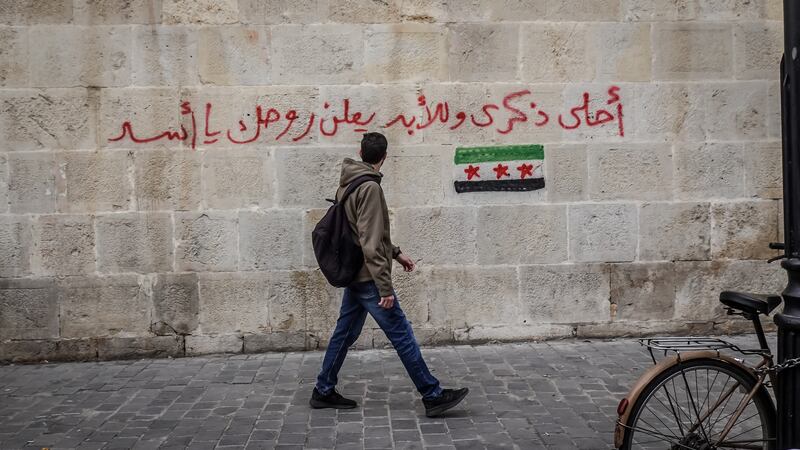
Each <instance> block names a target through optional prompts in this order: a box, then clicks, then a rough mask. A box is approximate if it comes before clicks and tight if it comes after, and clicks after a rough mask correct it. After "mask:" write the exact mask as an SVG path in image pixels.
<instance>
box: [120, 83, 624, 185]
mask: <svg viewBox="0 0 800 450" xmlns="http://www.w3.org/2000/svg"><path fill="white" fill-rule="evenodd" d="M606 93H607V98H606V101H605V105H607V106H606V107H602V108H598V109H593V108H592V107H591V103H592V97H591V96H590V95H589V93H588V92H584V93H583V94H582V96H581V98H580V103H578V104H577V105H576V106H574V107H572V108H570V109H569V112H568V113H566V114H562V113H559V114H558V115H557V116H556V120H555V123H551V119H550V117H551V115H550V113H548V112H546V111H544V110H543V109H542V108H540V107H539V105H538V104H537V103H536V101H535V95H534V94H533V93H532V92H531V91H530V90H521V91H515V92H511V93H509V94H507V95H506V96H505V97H503V99H502V100H501V101H500V102H499V103H486V104H484V105H483V106H481V107H480V109H479V110H477V111H457V110H454V109H452V108H451V107H450V104H449V102H447V101H437V102H434V103H431V102H429V101H428V99H427V98H426V97H425V95H424V94H420V95H419V97H418V98H417V106H418V107H419V111H418V112H417V113H400V114H397V115H394V116H392V117H390V118H388V120H387V121H378V120H376V113H375V112H371V113H367V112H364V111H358V110H355V108H353V107H352V106H351V100H350V99H347V98H346V99H344V100H342V105H341V106H342V112H341V114H339V115H337V114H334V115H333V116H332V117H330V114H329V111H330V108H331V104H330V103H329V102H327V101H326V102H324V103H323V111H322V112H320V113H319V114H317V113H315V112H310V111H307V112H298V111H297V110H296V109H289V110H287V111H286V112H285V113H284V112H281V111H279V110H278V109H276V108H272V107H267V106H264V105H256V106H255V108H254V109H255V114H254V119H245V118H244V117H243V118H240V119H238V121H237V122H236V125H235V126H234V127H232V128H225V129H224V130H223V129H218V128H215V127H214V126H212V111H213V105H212V104H211V103H206V104H205V105H204V107H203V109H202V120H197V112H196V111H195V109H194V108H193V107H192V105H191V104H190V102H188V101H184V102H182V103H181V105H180V113H181V116H186V117H187V119H188V120H187V121H186V124H181V125H180V129H179V130H174V129H167V130H164V131H161V132H157V133H155V134H152V135H150V136H143V135H140V134H138V133H136V132H134V128H133V124H131V122H130V121H125V122H123V123H122V126H121V129H120V133H119V135H117V136H115V137H111V138H108V140H109V142H117V141H122V140H124V139H126V138H127V139H128V140H129V141H130V142H133V143H135V144H145V143H149V142H156V141H164V140H166V141H180V142H184V143H187V144H188V145H189V146H191V148H196V147H197V145H198V143H202V144H203V145H212V144H215V143H217V142H219V141H220V140H227V142H229V143H231V144H249V143H253V142H256V141H258V140H259V139H260V138H261V137H262V133H265V132H266V131H268V130H271V129H276V130H280V132H279V133H278V134H276V135H275V137H274V138H273V140H274V141H281V140H284V141H286V140H291V141H292V142H300V141H302V140H303V139H308V138H309V137H310V136H311V135H312V130H314V129H315V128H316V129H317V130H319V133H320V135H321V136H323V137H332V136H336V135H337V134H338V133H340V132H341V131H342V130H347V129H348V128H349V130H347V131H350V132H356V133H364V132H366V131H367V130H368V127H369V126H370V125H371V126H373V127H382V128H392V127H402V128H404V129H405V131H406V133H408V134H409V135H414V134H415V133H416V132H418V131H420V130H424V129H426V128H428V127H430V126H432V125H434V124H441V126H443V127H445V128H446V129H447V130H450V131H455V130H458V129H459V128H462V127H470V126H471V127H476V128H488V127H493V130H494V131H495V132H496V133H498V134H501V135H506V134H509V133H512V132H513V131H514V130H516V129H519V128H520V127H522V126H523V125H524V124H528V123H529V124H530V125H531V126H533V127H536V128H541V127H545V126H548V125H550V126H558V127H560V128H562V129H564V130H567V131H570V130H576V129H579V128H582V127H590V128H591V127H597V126H601V125H605V124H609V123H611V124H613V125H614V126H615V127H616V130H615V132H616V134H617V135H619V136H621V137H623V136H625V125H624V114H623V103H622V99H621V97H620V88H619V87H618V86H611V87H609V88H608V90H607V92H606ZM451 113H453V114H451ZM248 116H250V115H249V114H248ZM500 116H507V117H505V118H503V119H501V118H500ZM306 120H307V121H308V123H306V124H305V125H303V123H304V122H305V121H306ZM496 122H497V123H496ZM198 124H199V125H198ZM475 176H477V174H475Z"/></svg>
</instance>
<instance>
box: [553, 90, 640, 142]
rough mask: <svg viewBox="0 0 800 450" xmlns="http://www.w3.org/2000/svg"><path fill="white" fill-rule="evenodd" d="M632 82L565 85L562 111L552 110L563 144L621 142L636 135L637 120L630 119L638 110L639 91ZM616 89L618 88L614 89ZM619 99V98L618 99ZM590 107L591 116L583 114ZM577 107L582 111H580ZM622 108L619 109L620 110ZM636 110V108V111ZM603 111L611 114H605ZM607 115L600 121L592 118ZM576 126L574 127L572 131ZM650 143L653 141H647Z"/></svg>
mask: <svg viewBox="0 0 800 450" xmlns="http://www.w3.org/2000/svg"><path fill="white" fill-rule="evenodd" d="M639 85H640V83H638V84H632V83H617V84H614V85H609V84H608V83H572V84H567V85H566V86H564V92H563V93H562V98H563V100H562V101H563V103H562V105H561V108H559V109H556V110H555V111H552V112H550V111H548V112H549V113H550V114H551V117H550V120H551V123H552V126H553V128H555V129H558V130H560V131H561V132H562V133H561V137H560V139H559V140H560V141H568V142H575V143H580V142H587V141H588V142H619V143H624V142H627V141H630V138H629V137H630V136H636V135H637V134H638V133H637V131H636V128H635V127H636V125H637V123H636V121H635V120H630V117H629V116H630V115H631V113H632V111H631V110H632V109H634V108H636V98H635V96H636V89H637V87H638V86H639ZM612 88H617V89H615V90H612ZM615 97H616V98H615ZM584 104H585V105H586V110H587V111H589V112H588V114H589V115H588V116H587V115H585V114H584V113H583V112H581V111H580V109H581V108H583V105H584ZM575 108H578V109H577V110H576V109H575ZM618 108H619V110H618ZM634 110H635V109H634ZM601 111H604V112H606V113H607V114H608V115H604V114H601ZM633 114H635V113H633ZM601 115H602V116H603V117H602V119H599V120H597V121H596V122H590V121H589V119H587V117H588V118H591V117H593V116H594V117H597V118H599V117H600V116H601ZM568 127H573V128H568ZM644 140H645V141H648V142H649V141H650V138H649V137H648V138H644Z"/></svg>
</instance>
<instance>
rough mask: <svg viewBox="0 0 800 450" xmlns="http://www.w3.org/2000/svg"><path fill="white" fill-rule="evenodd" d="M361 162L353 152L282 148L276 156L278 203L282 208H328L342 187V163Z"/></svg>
mask: <svg viewBox="0 0 800 450" xmlns="http://www.w3.org/2000/svg"><path fill="white" fill-rule="evenodd" d="M345 157H350V158H353V159H356V160H358V156H357V155H356V154H355V150H354V149H352V148H349V149H347V148H337V147H332V148H304V149H289V148H286V149H283V148H279V149H277V150H276V154H275V167H276V171H277V179H278V203H279V204H280V205H281V206H283V207H289V208H298V207H306V208H308V207H312V208H323V207H325V208H327V207H328V206H330V203H328V202H327V201H325V199H326V198H333V196H334V195H335V194H336V189H337V188H338V187H339V178H340V176H341V172H342V160H343V159H344V158H345Z"/></svg>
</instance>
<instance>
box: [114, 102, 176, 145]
mask: <svg viewBox="0 0 800 450" xmlns="http://www.w3.org/2000/svg"><path fill="white" fill-rule="evenodd" d="M179 117H180V101H179V99H178V92H177V90H176V89H173V88H147V89H134V88H128V89H103V90H102V91H101V92H100V112H99V124H100V125H99V129H98V134H99V143H100V145H101V146H105V147H116V148H130V147H131V145H133V139H132V138H131V134H133V135H134V136H135V137H136V138H137V139H139V140H147V139H152V138H153V137H155V136H160V135H161V134H162V133H165V132H167V131H170V132H176V133H177V132H179V131H180V125H179ZM126 123H128V124H130V125H128V127H130V130H127V131H126V129H125V124H126ZM144 146H147V147H173V148H176V147H179V146H180V142H179V141H177V140H175V139H167V138H164V139H157V140H153V141H150V142H137V143H136V147H137V148H140V147H144Z"/></svg>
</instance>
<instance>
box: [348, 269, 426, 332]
mask: <svg viewBox="0 0 800 450" xmlns="http://www.w3.org/2000/svg"><path fill="white" fill-rule="evenodd" d="M393 269H394V270H393V271H392V285H393V288H394V291H395V294H396V295H397V300H398V302H399V303H400V307H401V308H402V309H403V312H404V313H405V315H406V318H408V321H409V322H411V323H412V325H413V326H414V331H416V329H417V328H418V327H420V326H428V325H429V322H430V319H431V317H430V316H431V312H430V301H431V298H430V296H431V291H432V287H433V286H434V283H435V282H436V281H434V280H433V279H432V278H431V272H430V271H429V270H415V271H413V272H405V271H403V269H402V267H401V266H400V265H399V264H395V266H394V268H393ZM337 306H338V305H337ZM440 319H441V318H440ZM368 324H372V325H374V326H375V327H377V326H378V324H377V323H374V321H372V317H370V322H368ZM378 333H379V334H384V333H383V331H380V330H378ZM384 337H385V336H384Z"/></svg>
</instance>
